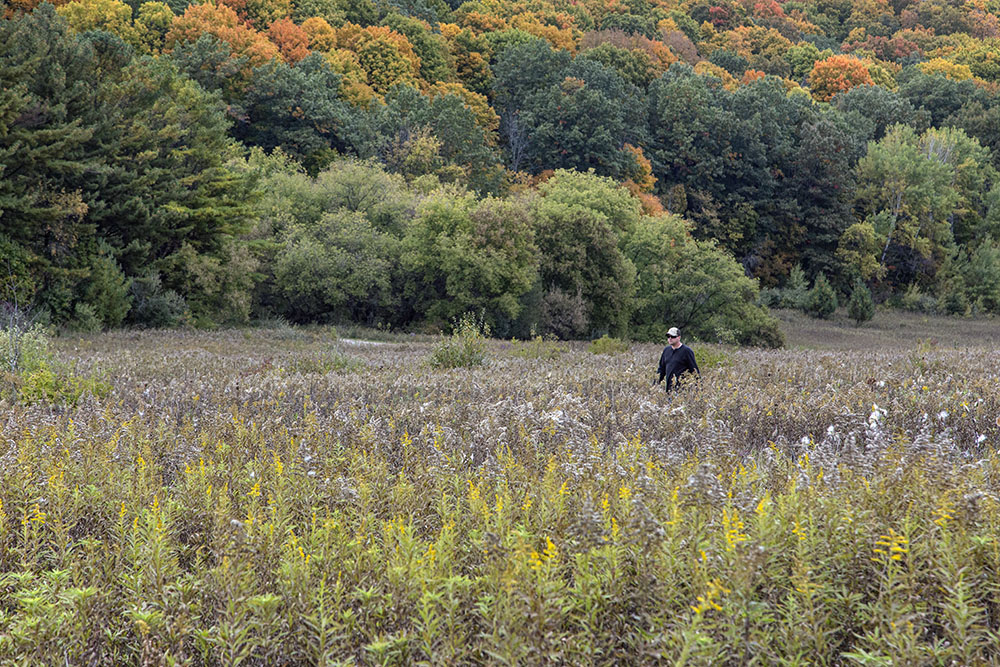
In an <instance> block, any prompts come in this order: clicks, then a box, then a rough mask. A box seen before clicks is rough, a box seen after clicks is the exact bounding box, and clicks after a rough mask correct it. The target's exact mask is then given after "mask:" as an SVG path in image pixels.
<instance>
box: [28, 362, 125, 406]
mask: <svg viewBox="0 0 1000 667" xmlns="http://www.w3.org/2000/svg"><path fill="white" fill-rule="evenodd" d="M110 392H111V386H110V385H109V384H107V383H106V382H102V381H100V380H97V379H95V378H89V377H82V376H79V375H75V374H73V373H70V372H65V371H60V370H53V369H52V368H50V367H49V365H48V364H44V365H42V366H40V367H39V368H36V369H35V370H33V371H31V372H29V373H22V374H21V376H20V378H19V380H18V382H17V394H18V399H19V400H20V401H21V403H24V404H26V405H30V404H33V403H40V402H44V403H51V404H59V405H76V404H77V403H78V402H79V400H80V398H81V397H82V396H83V395H84V394H88V393H89V394H93V395H94V396H97V397H98V398H104V397H106V396H107V395H108V394H109V393H110Z"/></svg>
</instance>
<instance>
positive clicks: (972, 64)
mask: <svg viewBox="0 0 1000 667" xmlns="http://www.w3.org/2000/svg"><path fill="white" fill-rule="evenodd" d="M998 47H1000V18H998V13H997V10H996V8H995V7H993V6H992V5H991V4H990V3H982V2H974V3H967V4H965V5H961V6H956V5H954V4H953V3H951V4H950V3H946V2H940V1H939V0H919V1H916V0H914V1H910V0H904V1H902V2H893V3H881V4H880V3H877V2H876V3H874V4H873V3H871V2H862V1H861V0H855V1H853V2H852V1H851V0H843V1H840V2H834V3H819V2H816V3H809V2H806V3H803V2H792V1H788V2H783V3H782V2H750V0H745V1H741V2H736V1H733V0H718V1H717V2H711V1H709V0H652V1H646V0H635V1H630V2H611V3H608V2H603V1H602V2H596V1H592V0H582V1H579V2H578V1H577V0H573V1H572V2H569V1H565V0H543V1H541V2H536V3H523V2H514V1H500V0H481V1H469V2H464V3H458V2H454V1H452V2H443V1H442V0H432V1H428V2H371V0H252V1H251V0H219V1H218V2H208V3H190V2H188V0H171V1H170V2H167V3H164V2H158V1H155V0H150V1H147V2H139V0H135V1H133V2H129V3H126V2H122V1H121V0H72V1H70V2H65V0H56V2H55V6H54V5H53V4H50V3H48V2H44V3H41V4H38V3H37V2H36V0H6V2H4V4H3V18H2V23H0V80H2V82H3V91H2V93H0V250H2V254H3V257H4V260H5V262H4V264H5V265H4V266H3V267H0V269H2V271H3V273H4V276H3V292H4V294H3V296H2V297H0V300H4V301H6V300H9V299H10V296H11V294H12V293H13V292H16V293H18V295H19V296H20V298H21V299H22V300H23V301H29V302H31V303H32V304H33V305H35V306H36V307H38V308H40V309H43V310H44V311H45V312H46V313H47V314H48V316H49V317H50V318H51V319H52V321H54V322H56V323H70V324H72V325H73V326H76V327H77V328H85V329H86V328H94V327H95V326H97V327H114V326H117V325H119V324H122V323H125V324H129V325H140V326H165V325H174V324H178V323H191V324H195V325H202V326H212V325H214V324H219V323H228V322H237V323H238V322H245V321H248V320H250V319H252V318H258V319H262V318H268V317H272V316H275V315H281V316H284V317H287V318H290V319H293V320H295V321H306V320H309V321H328V320H337V321H344V320H355V321H365V322H379V323H382V324H386V325H392V326H415V325H420V324H427V325H429V326H430V327H437V326H441V325H442V324H447V322H448V321H450V320H451V319H452V318H454V317H456V316H458V315H460V314H463V313H465V312H473V311H477V310H478V311H482V312H483V313H484V314H485V317H486V318H487V319H488V320H489V322H490V323H491V326H493V328H494V331H495V332H497V333H499V334H501V335H511V334H521V335H527V334H528V333H529V332H531V331H532V330H535V331H537V332H546V333H552V334H555V335H559V336H564V337H580V336H596V335H601V334H603V333H610V334H614V335H625V334H628V335H639V336H647V335H657V334H656V331H657V330H658V327H660V325H661V324H664V323H669V324H678V323H682V322H683V323H684V325H685V326H686V327H687V328H688V329H689V330H690V331H691V332H692V333H695V334H697V335H699V336H703V337H706V338H711V339H715V340H718V339H723V340H734V341H741V342H746V341H749V340H750V339H756V340H758V341H769V344H774V343H778V342H780V339H779V337H777V336H776V335H774V332H775V331H776V328H775V327H774V325H773V321H771V320H769V319H768V318H767V315H766V313H765V312H764V311H762V310H760V309H759V308H757V307H756V306H754V302H755V300H756V298H757V294H756V290H757V286H758V285H760V286H762V287H766V288H771V289H778V290H788V289H789V288H792V289H798V288H797V287H796V284H797V283H794V281H793V279H792V278H793V276H794V275H796V274H795V272H796V271H797V270H799V271H801V272H802V273H801V275H802V276H804V278H805V279H806V281H807V282H808V283H809V284H812V283H813V282H814V281H815V280H816V279H817V277H818V276H820V275H822V276H824V277H825V281H828V282H829V286H830V288H831V289H832V290H833V291H834V292H835V293H836V294H835V296H837V297H839V299H840V302H841V303H847V301H848V298H849V296H850V294H851V293H853V292H854V291H855V285H856V284H857V282H858V281H859V280H860V281H863V282H864V284H865V287H866V288H867V289H868V290H869V291H870V292H871V294H872V296H873V299H874V301H875V302H877V303H883V302H888V303H889V304H890V305H897V306H902V307H906V308H914V309H921V310H935V311H940V312H946V313H952V314H968V313H997V312H1000V187H997V184H998V178H997V174H998V172H997V169H998V167H1000V152H998V151H1000V130H998V128H1000V102H998V101H997V100H998V99H1000V98H998V96H997V94H996V93H997V90H998V86H1000V66H998V64H997V62H998V59H997V49H998ZM250 151H253V152H252V154H251V152H250ZM248 155H250V157H249V158H248ZM553 173H557V174H558V175H557V176H556V178H554V179H552V178H551V176H552V174H553ZM331 174H332V176H331ZM352 174H353V176H351V175H352ZM597 177H603V178H608V179H611V180H609V181H601V180H599V179H598V178H597ZM351 178H361V179H370V180H371V181H372V183H375V182H377V183H381V184H383V185H384V187H378V188H375V187H372V188H369V191H368V193H367V194H362V193H361V192H360V191H359V192H358V193H356V194H359V195H360V196H361V199H357V200H356V199H355V198H354V197H353V196H352V195H351V194H350V192H349V191H350V190H351V189H352V188H361V189H362V190H363V189H364V187H363V186H364V185H365V184H364V183H362V184H357V185H354V186H352V185H350V184H349V183H346V182H343V179H347V180H348V181H349V180H350V179H351ZM553 183H555V185H553ZM598 183H600V184H601V185H597V184H598ZM559 184H561V186H560V185H559ZM331 187H334V188H339V189H338V190H336V193H331V192H327V189H328V188H331ZM288 188H292V190H289V189H288ZM575 188H582V189H584V190H587V191H589V192H591V193H592V194H593V196H591V197H581V198H579V199H575V198H573V197H569V198H567V197H566V195H565V193H564V192H563V191H566V190H572V189H575ZM625 192H627V193H628V195H627V196H626V195H625V194H623V193H625ZM302 197H306V198H307V199H308V201H303V200H302ZM626 199H627V200H628V202H629V203H628V204H627V205H626V204H624V203H622V202H623V201H624V200H626ZM605 203H606V204H607V206H610V207H612V208H613V209H614V210H607V209H605V208H602V206H603V205H604V204H605ZM623 207H624V208H623ZM300 208H301V209H303V210H299V209H300ZM625 209H629V210H628V211H626V210H625ZM622 215H624V216H625V217H616V216H622ZM681 219H683V222H682V221H681ZM678 239H683V242H682V243H681V247H680V248H679V249H677V248H675V247H674V246H673V245H672V244H673V243H676V242H677V241H678ZM668 240H669V241H670V243H671V245H670V249H669V251H668V250H667V246H666V245H664V244H665V243H666V242H667V241H668ZM651 253H655V254H651ZM723 253H725V254H727V255H728V256H729V257H731V258H733V259H734V260H735V262H736V264H733V263H732V261H730V260H727V259H726V258H725V257H724V255H723ZM734 267H736V268H734ZM668 275H669V276H670V280H669V281H668V280H666V276H668ZM754 280H756V281H757V282H756V283H755V282H754ZM790 282H791V283H792V285H789V283H790ZM717 288H718V289H717ZM741 322H742V324H740V323H741Z"/></svg>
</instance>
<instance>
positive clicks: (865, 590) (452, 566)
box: [0, 315, 1000, 665]
mask: <svg viewBox="0 0 1000 667" xmlns="http://www.w3.org/2000/svg"><path fill="white" fill-rule="evenodd" d="M784 321H785V325H786V326H789V327H791V329H792V330H793V331H792V335H790V336H789V339H790V340H789V343H790V346H789V349H785V350H766V351H765V350H757V349H736V348H732V347H724V346H715V345H707V344H706V345H701V344H699V345H696V346H695V349H696V352H697V354H698V358H699V362H700V364H701V366H702V371H703V376H702V379H701V381H700V383H699V384H698V385H697V386H693V387H690V388H688V389H687V390H685V391H684V392H681V393H679V394H676V395H673V396H669V397H668V396H667V395H666V394H665V393H664V392H663V390H662V388H658V387H654V386H653V380H654V371H655V364H656V361H657V359H658V356H659V352H660V349H661V348H660V347H659V346H656V345H645V344H642V345H640V344H633V345H631V346H627V347H623V348H621V349H609V352H610V353H599V352H600V351H601V350H600V349H595V348H594V347H592V346H589V345H588V344H586V343H556V342H550V341H543V340H533V341H521V342H519V341H485V342H482V346H483V348H482V349H483V353H484V355H485V361H484V363H483V364H482V365H481V366H475V367H467V368H453V369H445V368H436V367H434V366H433V365H432V364H431V363H430V362H431V360H432V359H433V358H434V354H435V351H436V350H437V349H439V348H440V346H441V345H442V342H443V341H442V340H440V339H438V338H435V337H416V336H396V335H384V336H382V338H383V339H384V340H382V341H359V340H354V339H349V338H347V337H346V336H347V334H346V333H345V332H344V331H341V332H340V337H338V335H337V332H336V331H335V330H332V329H327V328H308V329H298V328H290V327H276V328H273V329H256V330H225V331H217V332H195V331H172V332H168V331H146V332H129V331H123V332H115V333H106V334H102V335H93V336H76V337H63V338H58V339H55V340H53V341H52V351H53V353H54V354H55V356H56V358H57V359H58V361H59V363H61V364H62V365H63V367H65V368H72V372H73V373H74V374H76V375H78V376H81V377H91V378H96V379H98V380H99V381H100V383H102V386H105V387H106V388H107V391H102V392H99V393H102V394H103V396H102V397H98V396H94V395H92V394H90V393H84V394H83V395H81V396H80V398H79V399H78V400H77V401H76V402H75V404H61V403H58V402H52V401H48V400H33V401H27V400H17V399H16V398H15V397H12V395H11V394H10V393H9V392H8V394H7V397H6V398H4V399H3V403H2V404H0V502H2V505H0V572H2V575H0V664H23V665H29V664H31V665H38V664H47V665H54V664H72V665H83V664H95V665H97V664H100V665H107V664H141V665H185V664H191V665H202V664H208V665H237V664H244V665H291V664H295V665H299V664H316V665H336V664H344V665H346V664H364V665H383V664H433V665H458V664H513V665H525V664H574V665H577V664H580V665H590V664H642V665H646V664H671V665H747V664H760V665H778V664H786V665H793V664H799V665H805V664H815V665H838V664H845V665H847V664H864V665H890V664H891V665H917V664H920V665H923V664H941V665H945V664H960V665H976V664H997V663H1000V637H998V632H1000V537H998V536H1000V498H998V494H1000V453H998V451H997V450H998V449H1000V392H998V390H997V388H998V386H1000V358H998V356H997V354H996V353H995V350H994V349H993V348H992V346H991V345H990V344H989V342H990V341H989V339H986V341H987V342H986V343H984V342H983V341H984V339H983V338H982V337H980V338H978V339H976V338H974V337H971V335H970V337H969V338H962V339H957V340H956V339H954V338H948V339H945V338H934V337H932V336H921V335H913V334H912V331H910V330H904V329H905V327H904V326H903V325H900V326H901V327H903V329H900V331H902V334H901V335H896V336H892V335H890V334H889V333H881V334H877V335H873V339H874V340H878V341H880V342H881V344H878V345H860V344H858V339H855V338H852V337H851V336H852V331H853V328H851V327H847V326H839V325H824V326H827V327H833V329H828V330H827V332H826V333H825V334H822V335H821V333H822V332H820V333H817V332H816V331H813V330H811V329H809V327H808V326H807V325H806V324H804V323H796V322H795V321H792V320H791V316H790V315H789V316H787V317H785V318H784ZM879 322H880V320H879V319H878V318H876V321H875V323H874V324H873V325H872V327H873V328H869V329H867V331H869V332H871V331H873V330H874V331H881V330H880V329H879V328H878V327H880V326H884V327H888V328H892V327H894V326H895V325H892V326H890V325H885V324H884V323H883V324H879ZM906 324H907V323H904V325H906ZM909 324H913V323H909ZM918 324H919V323H918ZM809 326H811V325H809ZM907 326H908V325H907ZM927 326H928V328H929V329H934V330H937V329H936V328H935V327H934V326H932V325H930V324H928V325H927ZM966 329H967V328H966ZM992 329H993V328H992V327H991V326H989V325H988V324H984V325H983V331H992ZM834 330H835V333H837V334H838V335H839V334H842V336H843V338H842V340H841V343H840V344H839V346H838V345H836V344H832V343H831V344H829V345H826V346H825V347H827V348H828V349H816V348H817V347H819V346H817V345H815V344H813V343H815V341H816V340H818V339H819V338H822V339H823V340H826V341H828V342H829V341H831V340H836V338H835V336H834V335H833V334H831V333H830V332H831V331H834ZM858 331H859V332H861V331H866V329H860V330H858ZM886 331H888V329H886ZM854 335H862V334H860V333H858V334H854ZM977 341H978V342H977Z"/></svg>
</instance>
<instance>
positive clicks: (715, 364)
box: [694, 347, 733, 372]
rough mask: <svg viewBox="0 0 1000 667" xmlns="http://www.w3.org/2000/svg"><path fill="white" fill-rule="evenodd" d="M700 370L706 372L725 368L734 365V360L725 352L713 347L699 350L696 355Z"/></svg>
mask: <svg viewBox="0 0 1000 667" xmlns="http://www.w3.org/2000/svg"><path fill="white" fill-rule="evenodd" d="M694 356H695V361H697V362H698V368H699V369H700V370H701V371H702V372H704V371H706V370H708V369H709V368H725V367H727V366H732V365H733V359H732V357H731V356H730V355H729V353H728V352H726V351H725V350H719V349H715V348H711V347H704V348H698V349H697V350H695V353H694Z"/></svg>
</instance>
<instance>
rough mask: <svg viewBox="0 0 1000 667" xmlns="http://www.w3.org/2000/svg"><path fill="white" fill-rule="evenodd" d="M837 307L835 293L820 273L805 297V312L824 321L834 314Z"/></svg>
mask: <svg viewBox="0 0 1000 667" xmlns="http://www.w3.org/2000/svg"><path fill="white" fill-rule="evenodd" d="M837 305H838V304H837V293H836V292H835V291H833V287H831V286H830V283H829V281H828V280H827V279H826V275H824V274H823V273H820V274H819V275H817V276H816V280H815V281H814V282H813V287H812V289H811V290H809V295H808V296H807V297H806V312H807V313H809V314H810V315H812V316H813V317H818V318H820V319H823V320H826V319H829V318H830V317H832V316H833V314H834V313H835V312H836V310H837Z"/></svg>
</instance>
